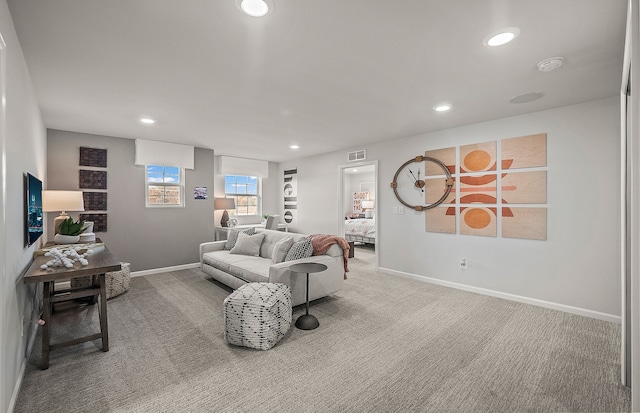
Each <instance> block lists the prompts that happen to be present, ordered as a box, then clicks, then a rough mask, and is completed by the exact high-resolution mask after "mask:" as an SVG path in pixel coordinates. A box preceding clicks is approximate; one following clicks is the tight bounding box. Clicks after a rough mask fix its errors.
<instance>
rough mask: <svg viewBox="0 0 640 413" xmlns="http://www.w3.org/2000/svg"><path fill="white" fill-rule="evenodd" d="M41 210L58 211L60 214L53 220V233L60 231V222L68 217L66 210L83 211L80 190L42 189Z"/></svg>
mask: <svg viewBox="0 0 640 413" xmlns="http://www.w3.org/2000/svg"><path fill="white" fill-rule="evenodd" d="M42 211H44V212H57V211H60V215H58V216H57V217H56V218H55V219H54V220H53V225H54V228H55V234H57V233H58V232H60V225H61V224H62V222H63V221H64V220H65V219H67V218H69V215H67V211H84V199H83V198H82V191H49V190H45V191H42Z"/></svg>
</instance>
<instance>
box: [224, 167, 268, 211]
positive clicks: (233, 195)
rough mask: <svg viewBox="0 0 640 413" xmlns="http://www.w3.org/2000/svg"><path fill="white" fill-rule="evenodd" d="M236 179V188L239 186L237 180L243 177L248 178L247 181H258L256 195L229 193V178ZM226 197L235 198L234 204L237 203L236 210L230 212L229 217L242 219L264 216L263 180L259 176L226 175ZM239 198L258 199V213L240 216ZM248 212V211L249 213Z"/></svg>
mask: <svg viewBox="0 0 640 413" xmlns="http://www.w3.org/2000/svg"><path fill="white" fill-rule="evenodd" d="M230 176H233V177H236V183H235V184H234V185H235V186H236V189H237V186H238V183H237V180H238V179H237V178H238V177H243V178H247V180H249V179H255V181H256V193H255V194H250V193H239V192H227V177H230ZM224 196H225V198H233V200H234V202H235V205H236V207H235V209H232V210H228V212H229V215H234V216H241V217H259V216H261V215H262V178H260V177H259V176H251V175H241V174H225V175H224ZM238 197H252V198H255V199H256V213H255V214H249V213H246V214H238V206H239V203H238ZM248 206H249V204H247V208H248ZM247 212H248V211H247Z"/></svg>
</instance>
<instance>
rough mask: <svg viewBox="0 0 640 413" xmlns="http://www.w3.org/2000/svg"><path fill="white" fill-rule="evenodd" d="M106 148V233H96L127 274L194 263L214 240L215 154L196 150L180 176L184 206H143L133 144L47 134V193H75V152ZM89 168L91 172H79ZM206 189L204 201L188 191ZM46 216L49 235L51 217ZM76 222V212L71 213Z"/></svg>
mask: <svg viewBox="0 0 640 413" xmlns="http://www.w3.org/2000/svg"><path fill="white" fill-rule="evenodd" d="M81 146H85V147H90V148H101V149H107V192H108V201H107V202H108V211H107V214H108V228H107V232H101V233H96V236H98V237H100V238H101V239H102V241H104V242H105V244H106V245H107V247H108V248H109V249H110V250H111V251H112V252H113V253H114V254H115V256H116V257H118V259H120V261H124V262H130V263H131V270H132V271H141V270H149V269H155V268H164V267H172V266H177V265H183V264H192V263H196V262H198V261H199V258H198V247H199V245H200V243H202V242H206V241H213V239H214V215H213V194H214V156H213V150H211V149H202V148H196V149H195V169H193V170H189V169H187V170H186V173H185V207H184V208H181V207H166V208H157V207H155V208H148V207H146V206H145V168H144V166H136V165H134V155H135V141H134V140H133V139H123V138H114V137H109V136H100V135H91V134H86V133H77V132H69V131H61V130H51V129H50V130H48V151H47V160H48V171H47V172H48V173H47V176H48V179H49V186H48V189H67V190H78V189H79V181H78V170H79V169H80V166H79V165H78V160H79V148H80V147H81ZM83 169H91V168H83ZM196 186H205V187H207V188H208V195H209V196H208V199H206V200H196V199H194V198H193V188H194V187H196ZM56 215H57V214H55V213H48V214H47V221H48V227H49V231H50V233H53V229H52V228H53V218H55V216H56ZM70 215H71V216H72V217H74V218H78V215H79V213H70Z"/></svg>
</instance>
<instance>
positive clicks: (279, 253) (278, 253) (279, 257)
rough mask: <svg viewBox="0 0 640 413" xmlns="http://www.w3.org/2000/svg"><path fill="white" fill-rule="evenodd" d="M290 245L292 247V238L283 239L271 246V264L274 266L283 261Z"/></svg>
mask: <svg viewBox="0 0 640 413" xmlns="http://www.w3.org/2000/svg"><path fill="white" fill-rule="evenodd" d="M292 245H293V238H291V237H284V238H282V239H281V240H280V241H278V242H276V244H275V245H274V246H273V253H272V254H271V262H273V263H274V264H277V263H279V262H282V261H284V259H285V258H286V257H287V253H288V252H289V249H291V246H292Z"/></svg>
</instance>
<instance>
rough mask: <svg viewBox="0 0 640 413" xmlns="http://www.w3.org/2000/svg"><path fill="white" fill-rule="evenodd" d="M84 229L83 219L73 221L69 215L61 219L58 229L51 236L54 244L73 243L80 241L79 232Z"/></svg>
mask: <svg viewBox="0 0 640 413" xmlns="http://www.w3.org/2000/svg"><path fill="white" fill-rule="evenodd" d="M83 229H84V221H80V220H78V221H76V222H73V218H71V217H69V218H67V219H65V220H64V221H62V224H60V230H59V231H58V233H57V234H56V235H55V236H54V237H53V241H54V242H55V243H56V244H75V243H76V242H78V241H80V234H81V233H82V230H83Z"/></svg>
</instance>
